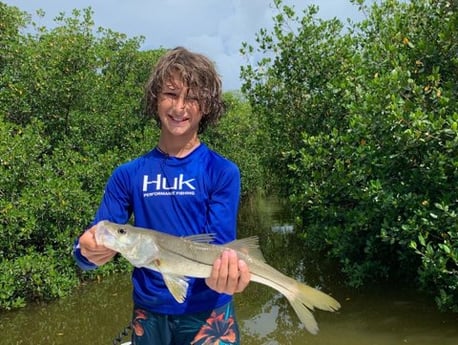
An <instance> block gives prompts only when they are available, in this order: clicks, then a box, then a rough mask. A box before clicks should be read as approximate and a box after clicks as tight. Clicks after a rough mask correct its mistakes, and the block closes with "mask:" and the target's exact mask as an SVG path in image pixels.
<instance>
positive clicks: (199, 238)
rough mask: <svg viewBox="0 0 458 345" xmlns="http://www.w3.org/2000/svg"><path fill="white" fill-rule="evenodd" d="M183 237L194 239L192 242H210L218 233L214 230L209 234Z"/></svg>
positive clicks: (189, 239)
mask: <svg viewBox="0 0 458 345" xmlns="http://www.w3.org/2000/svg"><path fill="white" fill-rule="evenodd" d="M183 238H184V239H186V240H188V241H192V242H197V243H207V244H210V243H212V242H213V241H214V240H215V238H216V234H215V233H213V232H212V233H209V234H197V235H191V236H185V237H183Z"/></svg>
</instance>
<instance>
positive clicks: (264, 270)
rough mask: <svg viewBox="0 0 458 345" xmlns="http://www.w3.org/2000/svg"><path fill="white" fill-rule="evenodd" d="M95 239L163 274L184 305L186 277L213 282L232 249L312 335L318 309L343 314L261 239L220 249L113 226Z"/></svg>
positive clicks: (104, 225) (101, 227) (204, 239)
mask: <svg viewBox="0 0 458 345" xmlns="http://www.w3.org/2000/svg"><path fill="white" fill-rule="evenodd" d="M95 236H96V241H97V243H98V244H102V245H104V246H105V247H107V248H110V249H112V250H115V251H117V252H119V253H121V255H122V256H124V257H125V258H126V259H127V260H128V261H129V262H130V263H131V264H132V265H134V266H136V267H146V268H149V269H152V270H155V271H158V272H160V273H161V274H162V277H163V278H164V281H165V284H166V286H167V288H168V289H169V291H170V293H171V294H172V295H173V297H174V298H175V299H176V300H177V301H178V302H179V303H183V302H184V300H185V298H186V293H187V289H188V282H187V278H186V277H195V278H207V277H209V276H210V273H211V270H212V266H213V262H214V261H215V260H216V258H217V257H219V256H220V255H221V253H222V252H223V251H224V250H225V249H228V248H230V249H233V250H235V251H236V252H237V255H238V257H239V259H242V260H244V261H245V262H246V263H247V265H248V267H249V269H250V273H251V281H254V282H258V283H261V284H264V285H267V286H270V287H271V288H273V289H275V290H277V291H279V292H280V293H282V294H283V295H284V296H285V297H286V298H287V299H288V301H289V302H290V304H291V306H292V307H293V309H294V310H295V312H296V314H297V316H298V317H299V319H300V320H301V322H302V323H303V324H304V325H305V328H306V329H307V330H308V331H309V332H310V333H312V334H316V333H317V332H318V325H317V323H316V321H315V318H314V317H313V315H312V313H311V311H312V310H313V309H314V308H318V309H322V310H328V311H335V310H337V309H339V308H340V304H339V302H337V301H336V300H335V299H334V298H332V297H330V296H328V295H326V294H325V293H323V292H321V291H319V290H316V289H314V288H312V287H310V286H307V285H305V284H303V283H300V282H298V281H296V280H294V279H292V278H290V277H287V276H286V275H284V274H283V273H281V272H279V271H277V270H276V269H274V268H273V267H271V266H270V265H268V264H267V263H266V262H265V260H264V257H263V255H262V253H261V250H260V248H259V245H258V239H257V237H248V238H245V239H240V240H235V241H233V242H230V243H227V244H224V245H215V244H211V243H210V242H212V241H213V239H214V236H213V235H212V234H201V235H194V236H188V237H177V236H172V235H168V234H165V233H162V232H158V231H155V230H151V229H144V228H139V227H134V226H131V225H128V224H124V225H121V224H115V223H111V222H108V221H101V222H99V223H98V224H97V228H96V233H95Z"/></svg>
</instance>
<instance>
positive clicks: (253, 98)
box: [242, 0, 458, 311]
mask: <svg viewBox="0 0 458 345" xmlns="http://www.w3.org/2000/svg"><path fill="white" fill-rule="evenodd" d="M274 3H275V5H276V6H277V9H278V15H276V16H275V18H274V23H275V25H274V29H273V31H272V32H268V31H267V30H264V29H263V30H261V31H260V32H259V34H258V36H257V44H258V46H257V47H256V48H254V47H252V46H248V45H246V44H245V45H244V46H243V49H242V52H243V53H245V54H258V55H260V56H262V58H260V59H259V60H258V62H257V63H256V64H254V65H248V66H245V67H244V68H243V69H242V76H243V78H244V81H245V82H244V86H243V89H242V91H243V92H244V93H245V94H246V95H247V97H248V99H249V100H250V103H251V105H252V111H253V113H256V114H257V115H258V116H259V122H260V126H261V127H262V128H263V131H262V133H265V134H266V135H265V136H264V137H262V140H263V142H264V143H267V144H266V145H265V146H267V147H268V149H267V150H266V151H265V152H264V155H263V162H265V164H266V165H267V167H268V169H269V174H270V175H271V176H274V180H275V182H276V184H277V185H278V188H279V189H280V191H281V192H282V193H283V194H284V195H288V196H289V198H290V200H291V203H292V209H294V210H296V217H297V221H298V222H299V223H300V224H302V228H303V229H304V230H303V237H304V239H305V240H306V242H307V244H308V245H310V246H311V247H312V248H320V249H321V250H329V252H330V254H331V255H332V256H333V257H335V258H336V259H338V260H339V261H340V264H341V267H342V270H343V271H344V272H345V273H346V274H347V276H348V283H349V284H350V285H352V286H362V285H363V284H366V283H369V282H380V281H382V280H387V279H393V280H399V279H402V280H404V281H407V282H412V281H416V282H418V285H419V286H420V287H422V288H423V289H425V290H427V291H429V292H431V293H432V294H433V295H434V296H435V297H436V301H437V303H438V306H439V307H440V308H442V309H450V310H455V311H457V310H458V244H457V243H458V242H457V241H456V238H457V233H458V227H457V224H458V223H457V217H456V213H457V206H458V199H457V195H458V187H457V186H458V165H457V157H458V128H457V127H458V125H457V123H458V113H457V109H458V107H457V98H458V97H457V96H458V87H457V82H456V76H457V75H458V54H457V52H458V46H457V42H456V39H455V38H454V37H456V35H457V28H458V25H457V24H458V23H457V21H458V17H457V8H456V4H454V2H450V1H428V0H412V1H409V2H400V1H395V0H387V1H382V2H381V3H373V5H372V6H371V7H369V6H367V5H366V4H365V3H364V1H363V0H359V1H354V3H355V4H358V6H359V7H360V9H361V10H362V11H364V12H365V13H366V15H367V17H366V19H365V20H363V21H362V22H361V23H357V24H353V23H350V24H349V27H347V28H346V30H344V26H343V24H342V23H340V22H339V21H338V20H336V19H332V20H326V21H325V20H319V19H316V18H315V15H316V13H317V8H316V7H314V6H311V7H309V8H308V9H307V10H306V11H304V13H303V16H302V17H301V18H300V17H299V16H297V15H296V14H295V12H294V10H293V9H292V8H290V7H288V6H284V5H283V4H282V2H281V0H276V1H274Z"/></svg>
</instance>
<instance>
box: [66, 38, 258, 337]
mask: <svg viewBox="0 0 458 345" xmlns="http://www.w3.org/2000/svg"><path fill="white" fill-rule="evenodd" d="M145 95H146V104H147V113H148V115H150V116H153V117H154V118H155V119H156V121H157V122H158V124H159V126H160V137H159V141H158V143H157V145H156V147H155V148H153V149H152V150H151V151H150V152H149V153H147V154H145V155H143V156H141V157H139V158H137V159H135V160H133V161H131V162H128V163H126V164H123V165H121V166H120V167H118V168H117V169H115V171H114V172H113V174H112V176H111V177H110V179H109V181H108V183H107V186H106V189H105V193H104V196H103V199H102V202H101V204H100V207H99V209H98V211H97V213H96V216H95V219H94V221H93V223H92V227H91V228H90V229H89V230H87V231H85V232H84V233H83V234H82V235H81V236H80V237H79V239H78V240H77V241H76V243H75V250H74V253H75V254H74V256H75V259H76V261H77V263H78V264H79V266H80V267H81V268H83V269H93V268H96V267H97V266H100V265H103V264H104V263H106V262H108V261H109V260H111V258H112V257H113V256H114V255H115V254H116V253H115V252H113V251H112V250H110V249H108V248H105V247H103V246H100V245H97V243H96V242H95V236H94V231H95V224H97V222H99V221H101V220H109V221H112V222H116V223H121V224H124V223H127V222H128V220H129V219H130V218H131V215H133V216H134V223H135V225H136V226H139V227H143V228H151V229H155V230H158V231H163V232H166V233H169V234H173V235H177V236H189V235H195V234H199V233H214V234H215V235H216V239H215V242H216V243H220V244H222V243H227V242H230V241H232V240H234V239H235V238H236V225H237V212H238V204H239V198H240V173H239V169H238V167H237V166H236V165H235V164H234V163H232V162H231V161H229V160H227V159H225V158H224V157H222V156H220V155H219V154H217V153H216V152H214V151H212V150H210V149H209V148H208V147H207V146H206V145H205V144H203V143H201V142H200V139H199V134H200V133H202V132H203V131H204V130H205V129H206V127H207V126H208V125H209V124H214V123H216V122H217V121H218V119H219V118H220V117H221V115H222V113H223V104H222V99H221V80H220V78H219V77H218V75H217V73H216V70H215V67H214V65H213V64H212V63H211V62H210V60H209V59H208V58H206V57H205V56H203V55H200V54H196V53H192V52H189V51H188V50H186V49H184V48H182V47H178V48H175V49H173V50H171V51H169V52H167V53H166V54H165V55H164V56H163V57H162V58H161V59H160V60H159V62H158V64H157V65H156V67H155V69H154V70H153V72H152V74H151V76H150V79H149V81H148V83H147V85H146V90H145ZM249 280H250V273H249V270H248V267H247V265H246V263H245V262H243V261H241V260H238V258H237V255H236V253H235V252H234V251H226V252H224V253H223V254H222V255H221V257H220V258H218V259H217V260H216V261H215V263H214V265H213V270H212V274H211V276H210V277H209V278H207V279H190V281H189V289H188V295H187V297H186V300H185V302H184V303H178V302H176V301H175V299H174V298H173V297H172V296H171V294H170V293H169V291H168V290H167V288H166V286H165V284H164V282H163V280H162V277H161V276H160V274H159V273H157V272H154V271H152V270H149V269H146V268H135V269H134V271H133V274H132V283H133V301H134V313H133V320H132V324H133V330H134V331H133V335H132V344H136V345H146V344H148V345H152V344H177V345H178V344H179V345H182V344H204V343H205V344H213V343H219V341H221V343H225V344H239V342H240V339H239V331H238V326H237V322H236V320H235V315H234V311H233V304H232V294H234V293H236V292H241V291H243V290H244V289H245V287H246V286H247V285H248V283H249Z"/></svg>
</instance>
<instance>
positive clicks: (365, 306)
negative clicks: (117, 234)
mask: <svg viewBox="0 0 458 345" xmlns="http://www.w3.org/2000/svg"><path fill="white" fill-rule="evenodd" d="M288 220H289V217H288V215H287V213H286V212H285V210H284V209H283V208H282V207H281V205H280V204H279V203H277V202H276V201H275V200H273V199H260V198H258V199H253V200H250V201H247V202H245V203H244V204H243V205H242V208H241V212H240V230H239V232H240V237H246V236H251V235H258V236H259V237H260V243H261V248H262V250H263V253H264V255H265V257H266V260H267V261H268V262H269V263H270V264H271V265H272V266H274V267H276V268H277V269H279V270H280V271H282V272H284V273H286V274H288V275H290V276H293V277H295V278H296V279H298V280H302V281H305V282H307V283H308V284H310V285H313V286H318V287H320V288H322V289H323V291H325V292H327V293H331V294H332V295H333V296H334V297H335V298H336V299H338V300H339V301H340V302H341V304H342V309H341V310H340V311H339V312H336V313H329V312H322V311H315V312H314V315H315V317H316V319H317V321H318V324H319V327H320V332H319V334H318V335H315V336H314V335H311V334H309V333H307V332H306V331H305V330H304V329H303V328H302V325H301V324H300V323H299V321H298V319H297V317H296V315H295V314H294V312H293V311H292V309H291V308H290V306H289V304H288V302H287V301H286V299H285V298H283V297H282V296H281V295H279V294H278V293H277V292H276V291H274V290H272V289H270V288H268V287H265V286H263V285H260V284H256V283H253V284H251V285H250V286H249V287H248V288H247V290H245V291H244V292H243V293H242V294H238V295H237V296H236V298H235V303H236V307H237V315H238V319H239V323H240V326H241V330H242V340H243V344H244V345H255V344H256V345H257V344H266V345H277V344H278V345H280V344H281V345H290V344H291V345H293V344H294V345H306V344H314V345H325V344H326V345H347V344H348V345H350V344H351V345H395V344H396V345H397V344H399V345H401V344H414V345H458V314H451V313H448V314H443V313H439V312H438V311H437V310H436V309H435V306H434V304H433V303H432V302H431V301H429V300H428V299H427V298H426V297H425V296H422V295H419V294H417V293H414V292H412V291H409V290H407V289H400V288H398V287H395V286H389V287H380V288H378V289H372V290H371V291H365V292H361V291H356V290H350V289H345V288H343V287H342V284H339V282H338V281H337V278H335V275H334V274H332V273H330V271H329V268H328V267H325V266H326V265H325V264H324V262H325V260H321V259H320V258H310V257H308V256H307V253H304V252H303V249H302V248H301V246H300V243H299V242H298V241H297V240H296V239H295V237H294V235H292V234H291V233H290V230H291V226H290V225H289V223H288ZM131 308H132V303H131V287H130V279H129V275H127V274H123V275H117V276H113V277H110V278H108V279H104V280H103V281H100V282H94V283H90V284H87V285H85V286H82V287H81V288H80V289H78V290H77V291H75V293H74V294H73V295H72V296H70V297H68V298H65V299H62V300H59V301H57V302H54V303H51V304H43V305H30V306H28V307H27V308H24V309H22V310H18V311H13V312H6V313H5V312H4V313H0V344H1V345H3V344H4V345H10V344H11V345H18V344H27V345H29V344H30V345H52V344H56V345H57V344H82V345H84V344H91V345H93V344H96V345H102V344H113V340H114V339H115V337H116V336H117V335H118V334H119V333H120V332H121V331H122V330H123V329H124V327H125V326H126V325H127V324H128V322H129V320H130V314H131ZM127 340H128V338H127V337H125V338H123V341H127Z"/></svg>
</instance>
